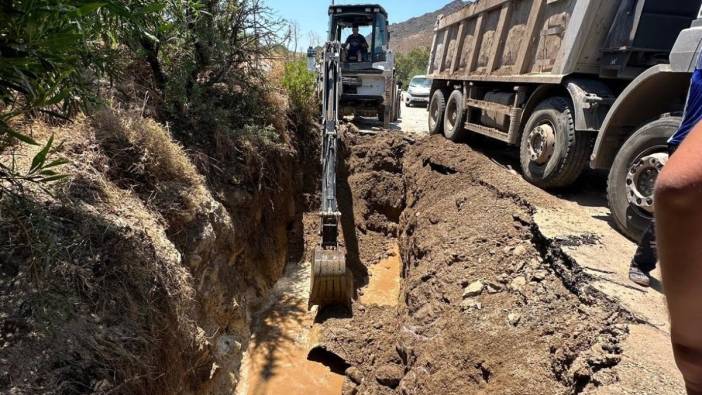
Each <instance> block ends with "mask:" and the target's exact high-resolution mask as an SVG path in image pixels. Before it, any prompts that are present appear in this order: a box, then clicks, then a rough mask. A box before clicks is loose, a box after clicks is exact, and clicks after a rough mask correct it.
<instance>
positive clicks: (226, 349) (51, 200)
mask: <svg viewBox="0 0 702 395" xmlns="http://www.w3.org/2000/svg"><path fill="white" fill-rule="evenodd" d="M33 128H34V135H35V137H36V138H38V139H40V140H41V139H46V138H48V136H49V135H51V134H55V136H56V140H57V141H64V143H63V144H62V145H61V146H60V147H59V148H58V149H57V150H56V153H55V155H57V156H59V157H65V158H67V159H69V160H70V164H69V165H67V166H66V167H65V168H64V169H62V172H64V173H66V174H72V175H73V177H72V178H71V180H70V181H69V182H67V183H66V184H65V185H64V186H63V187H62V188H61V189H60V190H59V191H57V192H55V193H54V194H53V196H52V195H48V194H46V193H43V192H42V191H33V192H32V193H31V194H29V195H28V196H29V198H23V199H15V198H12V197H6V198H5V199H3V200H2V202H1V204H2V207H1V208H0V271H1V272H2V273H1V274H2V277H1V281H0V355H1V358H0V372H2V373H1V374H0V392H3V393H5V392H11V393H16V394H22V393H91V392H96V393H125V394H127V393H128V394H139V393H143V394H159V393H204V392H206V393H227V392H231V391H232V390H233V388H234V387H235V385H236V383H237V381H238V372H239V364H240V362H241V353H242V348H245V345H246V343H247V342H248V340H249V336H250V333H249V328H250V319H251V312H252V311H253V310H255V309H257V308H258V304H259V303H260V301H261V300H262V296H264V295H266V294H267V292H268V291H269V290H270V288H271V286H272V284H273V283H274V282H275V280H276V279H277V277H279V276H280V275H281V274H282V271H283V268H284V265H285V263H286V261H287V251H288V243H289V241H290V238H289V233H294V232H292V231H293V230H294V229H295V228H296V227H297V228H299V227H300V226H299V225H298V222H301V212H298V203H299V201H298V200H297V199H296V198H295V196H298V195H302V194H301V192H302V180H301V179H298V178H296V177H295V176H294V174H295V169H297V168H298V167H299V166H300V162H301V160H300V158H299V157H298V156H297V151H296V150H295V147H294V142H287V143H286V142H285V140H283V142H281V143H276V144H270V143H266V142H261V141H258V140H255V139H242V140H241V141H240V144H238V145H237V146H235V147H232V148H233V152H236V156H237V158H238V161H237V162H235V163H236V166H227V167H226V168H227V170H231V171H230V172H228V173H227V174H228V175H229V177H228V178H224V181H222V182H220V183H213V182H212V181H211V180H212V179H219V180H221V179H223V177H221V175H220V174H215V175H213V176H212V177H207V178H206V177H205V176H202V175H201V174H206V175H208V176H210V174H208V173H207V171H203V169H204V168H208V169H211V168H212V167H209V165H210V164H211V163H208V164H207V165H208V166H204V165H203V163H204V162H206V160H207V159H206V158H203V155H204V154H200V153H198V152H191V153H190V155H187V154H186V152H185V151H184V149H183V148H181V147H180V146H178V145H177V144H176V143H174V142H173V140H172V139H171V137H170V134H169V133H168V131H167V130H166V129H164V128H163V127H161V126H160V125H158V124H156V123H154V122H152V121H149V120H147V119H143V118H141V117H139V116H138V115H134V114H127V113H114V112H111V111H107V112H103V113H100V114H98V115H96V116H95V117H93V118H91V119H87V118H81V119H80V120H78V121H76V122H75V123H74V124H72V125H69V126H66V127H48V126H46V125H41V124H39V123H37V124H34V125H33ZM262 144H266V145H265V146H262ZM27 157H28V158H31V153H25V152H22V153H20V155H19V158H27ZM190 157H192V158H195V163H197V164H198V166H195V165H193V162H192V161H191V159H190ZM299 237H300V238H301V235H300V236H299Z"/></svg>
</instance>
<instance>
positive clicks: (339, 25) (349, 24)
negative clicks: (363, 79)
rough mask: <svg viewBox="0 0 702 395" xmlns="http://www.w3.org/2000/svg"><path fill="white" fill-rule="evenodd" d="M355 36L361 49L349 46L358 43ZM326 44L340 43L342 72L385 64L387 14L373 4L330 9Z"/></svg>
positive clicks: (332, 7)
mask: <svg viewBox="0 0 702 395" xmlns="http://www.w3.org/2000/svg"><path fill="white" fill-rule="evenodd" d="M354 31H356V33H354ZM356 36H360V38H361V40H362V41H363V42H364V43H363V44H364V45H362V46H354V45H353V44H355V43H356V42H357V41H358V40H357V39H355V37H356ZM328 40H329V41H338V42H340V43H342V56H341V58H342V59H341V60H342V70H351V69H355V70H364V69H365V70H368V69H373V68H374V63H380V62H385V61H386V60H387V54H388V44H389V40H390V35H389V33H388V14H387V12H385V9H383V7H381V6H379V5H377V4H371V5H335V6H331V7H329V37H328ZM352 47H353V48H356V49H357V50H352ZM358 49H360V50H358ZM376 66H377V65H376Z"/></svg>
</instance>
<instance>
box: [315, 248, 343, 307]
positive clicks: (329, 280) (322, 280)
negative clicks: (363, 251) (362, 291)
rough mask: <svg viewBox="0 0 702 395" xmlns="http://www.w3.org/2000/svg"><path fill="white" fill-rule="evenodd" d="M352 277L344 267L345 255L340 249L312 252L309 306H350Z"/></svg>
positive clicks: (320, 249)
mask: <svg viewBox="0 0 702 395" xmlns="http://www.w3.org/2000/svg"><path fill="white" fill-rule="evenodd" d="M352 297H353V276H352V274H351V272H350V271H349V270H348V268H347V266H346V254H345V251H343V250H341V249H336V250H325V249H323V248H317V249H316V250H315V251H314V262H313V263H312V289H311V291H310V305H318V306H320V307H323V306H328V305H344V306H350V305H351V298H352Z"/></svg>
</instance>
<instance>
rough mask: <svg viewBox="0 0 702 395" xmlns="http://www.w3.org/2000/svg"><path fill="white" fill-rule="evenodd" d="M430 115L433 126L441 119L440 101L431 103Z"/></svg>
mask: <svg viewBox="0 0 702 395" xmlns="http://www.w3.org/2000/svg"><path fill="white" fill-rule="evenodd" d="M430 117H431V124H432V126H433V125H436V124H437V123H438V119H439V103H437V101H436V100H434V101H432V103H431V111H430Z"/></svg>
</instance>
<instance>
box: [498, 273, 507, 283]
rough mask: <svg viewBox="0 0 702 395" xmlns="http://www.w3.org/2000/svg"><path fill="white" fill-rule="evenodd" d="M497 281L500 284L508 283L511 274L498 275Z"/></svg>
mask: <svg viewBox="0 0 702 395" xmlns="http://www.w3.org/2000/svg"><path fill="white" fill-rule="evenodd" d="M497 282H498V283H500V284H507V283H508V282H509V276H508V275H507V274H506V273H503V274H500V275H499V276H497Z"/></svg>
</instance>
